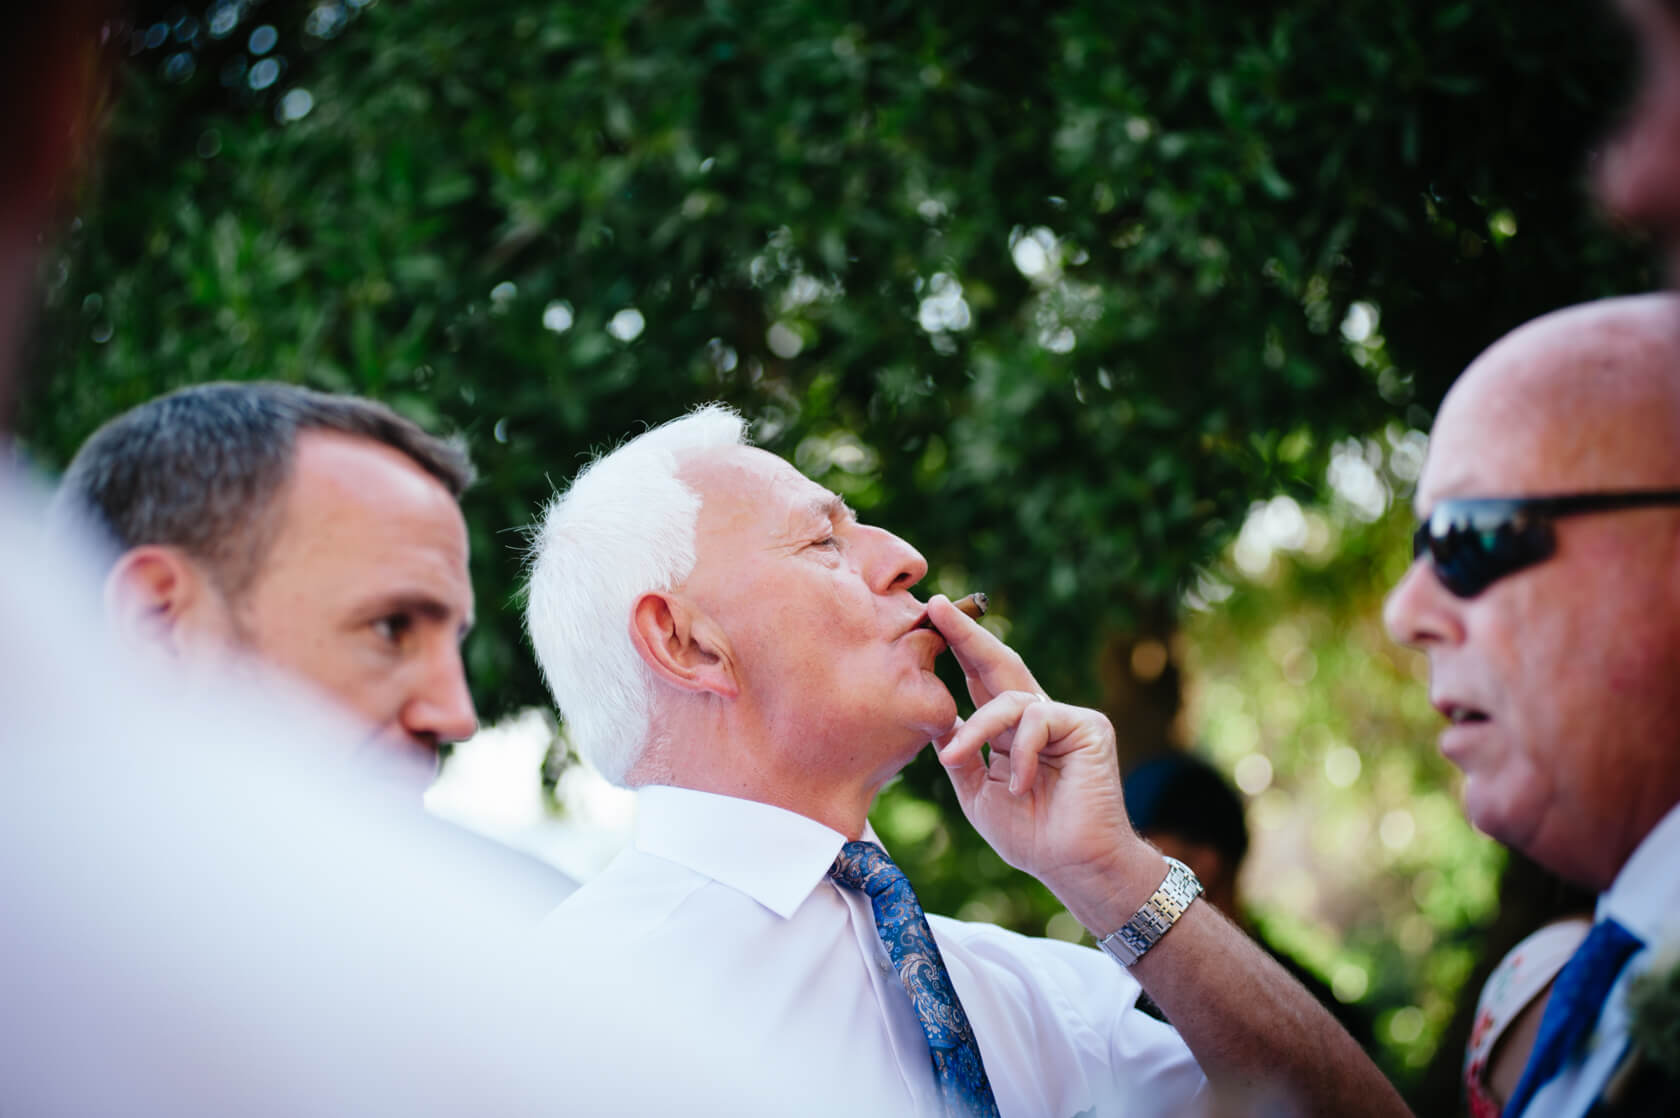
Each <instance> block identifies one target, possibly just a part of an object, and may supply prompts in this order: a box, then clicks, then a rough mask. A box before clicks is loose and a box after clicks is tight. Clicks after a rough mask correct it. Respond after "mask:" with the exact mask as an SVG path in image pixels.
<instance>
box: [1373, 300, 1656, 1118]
mask: <svg viewBox="0 0 1680 1118" xmlns="http://www.w3.org/2000/svg"><path fill="white" fill-rule="evenodd" d="M1417 508H1418V513H1419V515H1420V518H1421V520H1422V524H1421V526H1420V527H1419V529H1418V532H1417V536H1416V538H1415V541H1414V554H1415V556H1416V559H1415V561H1414V562H1413V564H1412V567H1411V570H1410V571H1408V572H1407V574H1406V576H1405V578H1404V579H1403V580H1402V581H1401V582H1400V584H1399V585H1398V586H1397V587H1396V588H1395V589H1394V591H1393V593H1392V594H1391V595H1390V597H1389V599H1388V603H1387V608H1386V610H1385V612H1384V619H1385V621H1386V623H1387V625H1388V629H1389V632H1390V634H1391V635H1392V636H1393V637H1394V638H1395V639H1396V640H1398V641H1401V642H1403V643H1405V644H1409V645H1412V646H1414V647H1416V648H1419V649H1421V650H1422V651H1423V652H1424V653H1426V654H1427V655H1428V658H1429V676H1430V701H1431V702H1432V703H1433V704H1434V706H1435V708H1436V709H1437V710H1439V711H1440V713H1441V715H1442V717H1443V718H1445V719H1446V721H1447V726H1446V728H1445V729H1444V730H1443V731H1442V733H1441V739H1440V747H1441V752H1442V753H1443V754H1444V755H1445V756H1446V757H1447V759H1448V760H1449V761H1451V762H1452V763H1453V764H1455V765H1457V766H1458V767H1459V768H1460V769H1462V770H1463V771H1464V777H1465V779H1464V804H1465V811H1466V813H1467V814H1468V815H1469V817H1470V820H1471V822H1472V823H1474V824H1475V825H1476V826H1477V827H1478V828H1479V829H1481V830H1483V831H1485V832H1487V833H1488V834H1489V835H1492V836H1493V837H1494V838H1496V839H1499V840H1500V841H1501V842H1504V843H1505V844H1507V845H1509V846H1511V847H1514V848H1515V849H1517V850H1520V851H1522V852H1523V853H1524V854H1527V855H1528V856H1529V857H1531V858H1533V859H1534V860H1535V861H1537V862H1539V863H1540V864H1542V865H1544V866H1546V867H1547V868H1549V869H1551V870H1553V871H1554V872H1556V873H1558V874H1560V875H1561V876H1563V877H1565V878H1567V879H1569V880H1571V881H1574V882H1577V883H1579V884H1581V885H1584V886H1587V887H1590V888H1592V889H1594V890H1596V891H1597V892H1598V893H1599V894H1600V896H1599V901H1598V912H1597V917H1598V920H1597V922H1596V924H1595V925H1594V929H1593V931H1592V932H1591V933H1590V934H1589V936H1588V941H1587V943H1586V944H1584V945H1583V947H1582V949H1581V951H1579V952H1577V954H1576V956H1575V957H1574V958H1573V959H1572V960H1571V962H1570V963H1569V964H1568V965H1567V966H1566V967H1565V968H1564V971H1563V972H1562V973H1560V975H1559V977H1558V979H1557V983H1556V985H1555V986H1554V988H1553V994H1552V998H1551V1001H1550V1003H1549V1004H1548V1006H1547V1009H1546V1012H1545V1015H1544V1017H1543V1018H1542V1021H1541V1025H1540V1032H1539V1036H1538V1040H1537V1041H1536V1043H1535V1046H1534V1050H1533V1054H1532V1055H1531V1057H1530V1059H1529V1063H1528V1065H1527V1067H1525V1069H1524V1072H1523V1077H1522V1080H1521V1081H1520V1082H1519V1083H1518V1084H1517V1086H1516V1088H1515V1089H1514V1090H1513V1092H1512V1094H1511V1097H1510V1098H1509V1099H1508V1100H1507V1103H1506V1108H1505V1110H1504V1111H1503V1114H1504V1115H1505V1116H1506V1118H1517V1116H1520V1115H1527V1116H1528V1118H1537V1116H1541V1115H1544V1116H1547V1118H1553V1116H1557V1118H1565V1116H1567V1118H1574V1116H1577V1115H1583V1114H1586V1113H1588V1111H1589V1109H1591V1108H1592V1107H1593V1106H1594V1105H1595V1100H1599V1099H1600V1097H1601V1095H1603V1093H1604V1091H1605V1088H1606V1084H1607V1083H1608V1082H1609V1081H1610V1080H1611V1077H1612V1073H1613V1072H1615V1071H1616V1069H1617V1068H1618V1066H1619V1065H1624V1064H1626V1066H1628V1067H1634V1066H1640V1067H1641V1068H1642V1070H1641V1071H1640V1073H1639V1074H1640V1075H1641V1076H1644V1080H1645V1081H1646V1082H1649V1081H1650V1077H1651V1075H1654V1074H1655V1071H1654V1070H1653V1069H1651V1068H1650V1067H1648V1066H1644V1065H1636V1064H1627V1063H1626V1061H1625V1059H1624V1057H1625V1056H1626V1055H1627V1053H1628V1043H1627V1038H1628V1035H1629V1025H1628V1021H1629V1011H1628V999H1627V993H1628V985H1629V983H1630V981H1632V979H1633V978H1634V976H1636V975H1639V974H1640V973H1642V972H1644V971H1646V970H1649V969H1650V968H1651V967H1652V965H1653V963H1654V961H1655V960H1656V959H1658V958H1660V957H1661V956H1663V954H1664V953H1665V950H1669V951H1671V950H1672V949H1674V948H1676V947H1680V806H1677V805H1680V298H1677V297H1676V296H1674V295H1646V296H1640V297H1636V298H1624V299H1610V300H1605V301H1603V302H1598V303H1590V304H1586V305H1583V306H1578V307H1572V308H1569V309H1567V310H1562V311H1558V312H1556V313H1554V314H1550V315H1547V316H1545V317H1544V318H1540V319H1538V320H1536V321H1534V322H1531V323H1529V324H1527V325H1526V326H1523V327H1521V328H1520V329H1518V330H1516V331H1514V332H1513V333H1511V334H1510V335H1508V336H1506V337H1505V338H1504V339H1502V340H1501V341H1500V342H1498V343H1497V344H1495V345H1494V346H1493V347H1492V348H1491V349H1489V350H1488V351H1487V352H1486V353H1484V354H1483V355H1482V356H1481V357H1480V358H1478V359H1477V360H1476V361H1475V362H1474V363H1473V364H1472V365H1471V366H1470V368H1469V369H1468V370H1466V371H1465V373H1464V375H1463V376H1462V377H1460V378H1459V380H1458V382H1457V383H1456V384H1455V385H1454V386H1453V388H1452V391H1450V392H1449V393H1448V394H1447V397H1446V399H1445V400H1444V401H1443V403H1442V405H1441V410H1440V413H1439V415H1438V417H1437V419H1436V422H1435V429H1434V431H1433V432H1432V434H1431V436H1430V445H1429V456H1428V460H1427V462H1426V463H1425V466H1424V471H1423V474H1422V477H1421V478H1420V479H1419V482H1418V494H1417ZM1664 965H1672V956H1670V962H1669V963H1668V964H1664ZM1638 1080H1639V1076H1631V1077H1630V1076H1623V1077H1622V1079H1621V1082H1623V1083H1628V1082H1636V1081H1638ZM1660 1090H1661V1092H1662V1093H1663V1095H1664V1096H1665V1097H1666V1098H1667V1099H1668V1100H1669V1102H1668V1104H1665V1105H1671V1104H1672V1100H1673V1098H1674V1097H1675V1096H1674V1095H1672V1094H1669V1093H1668V1092H1669V1091H1671V1090H1673V1081H1672V1080H1669V1081H1667V1082H1666V1083H1665V1084H1664V1085H1663V1086H1662V1087H1661V1088H1660ZM1655 1112H1664V1113H1672V1111H1654V1112H1653V1113H1655ZM1600 1113H1602V1112H1600Z"/></svg>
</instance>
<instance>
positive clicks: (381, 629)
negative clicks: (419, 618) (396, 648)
mask: <svg viewBox="0 0 1680 1118" xmlns="http://www.w3.org/2000/svg"><path fill="white" fill-rule="evenodd" d="M413 628H414V618H413V617H411V616H410V615H408V614H406V613H393V614H388V615H386V616H384V617H381V618H379V619H378V620H377V621H375V622H374V623H373V631H374V632H375V633H377V634H379V637H380V639H381V640H384V641H388V642H389V643H391V644H400V643H402V639H403V637H405V636H407V635H408V632H409V630H411V629H413Z"/></svg>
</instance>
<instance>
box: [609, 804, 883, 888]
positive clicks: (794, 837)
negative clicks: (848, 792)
mask: <svg viewBox="0 0 1680 1118" xmlns="http://www.w3.org/2000/svg"><path fill="white" fill-rule="evenodd" d="M863 837H864V840H865V841H867V842H874V843H879V842H880V841H881V840H880V839H878V838H876V836H875V831H874V829H873V828H872V827H869V826H867V825H866V826H865V827H864V833H863ZM845 842H846V836H845V835H843V834H841V833H840V832H839V831H836V830H832V829H831V828H829V827H825V826H824V825H823V824H821V823H818V822H817V821H816V820H814V819H810V818H807V817H806V816H803V815H800V814H798V813H797V812H792V811H788V810H786V809H785V808H779V807H772V806H771V805H770V804H762V803H759V802H757V801H756V800H741V799H736V798H735V797H733V796H720V795H717V794H715V793H712V792H697V791H695V790H694V789H692V788H672V787H669V786H666V785H650V786H648V787H645V788H640V789H638V790H637V792H636V832H635V838H634V840H633V843H634V845H635V848H636V849H637V850H638V851H640V852H642V853H644V854H651V855H653V856H655V857H657V858H663V859H665V860H666V861H669V862H675V863H676V864H678V865H680V866H684V867H686V868H687V869H690V870H693V871H694V872H695V873H698V874H702V875H704V876H706V877H709V878H711V879H712V880H714V881H716V882H718V883H719V884H720V885H725V886H728V887H729V888H731V889H734V890H736V891H737V892H740V893H744V894H746V895H747V896H749V897H751V898H752V899H753V900H755V901H757V902H758V903H759V904H761V905H763V906H764V907H765V908H768V909H770V910H771V911H772V912H774V913H776V915H778V916H780V917H782V918H783V919H786V918H787V917H790V916H792V915H793V914H794V912H795V911H796V910H797V909H798V908H799V906H800V905H801V904H803V903H804V902H805V898H806V897H809V896H810V895H811V890H813V889H814V888H816V886H817V885H818V884H819V883H821V882H822V880H823V879H824V878H825V877H827V876H828V868H829V867H830V866H832V865H833V864H834V859H835V857H836V856H838V855H839V853H840V847H841V846H842V845H844V844H845Z"/></svg>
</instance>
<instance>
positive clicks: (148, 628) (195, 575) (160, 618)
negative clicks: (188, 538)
mask: <svg viewBox="0 0 1680 1118" xmlns="http://www.w3.org/2000/svg"><path fill="white" fill-rule="evenodd" d="M201 583H202V576H201V574H200V573H199V571H198V569H197V568H196V567H195V566H194V565H193V563H192V561H191V560H190V559H188V558H187V557H186V556H184V555H182V554H181V553H180V552H179V551H177V550H175V549H174V548H170V547H158V546H152V545H148V546H144V547H137V548H134V549H133V550H131V551H127V552H124V553H123V555H122V557H121V558H119V559H118V560H117V563H116V566H114V567H112V568H111V573H110V574H109V575H108V576H106V579H105V612H106V614H107V616H109V617H110V619H111V623H112V625H113V626H114V627H115V628H116V629H117V631H118V632H121V633H123V634H125V635H126V636H129V637H131V638H133V639H135V640H137V641H139V642H140V643H142V644H145V645H149V646H151V647H154V648H158V649H161V650H162V651H164V652H167V653H169V654H170V655H179V654H181V652H182V651H184V641H183V636H184V634H183V633H182V621H183V619H184V618H185V617H186V615H187V613H188V612H189V611H190V610H191V609H192V607H193V606H194V604H195V603H196V599H197V598H198V597H199V595H201V594H202V593H204V590H205V588H204V587H203V586H202V585H201Z"/></svg>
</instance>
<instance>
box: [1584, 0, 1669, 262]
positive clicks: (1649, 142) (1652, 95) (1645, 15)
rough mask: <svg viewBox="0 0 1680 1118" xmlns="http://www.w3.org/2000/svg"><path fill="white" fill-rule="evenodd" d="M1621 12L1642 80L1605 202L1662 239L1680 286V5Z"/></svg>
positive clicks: (1607, 177)
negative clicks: (1631, 37)
mask: <svg viewBox="0 0 1680 1118" xmlns="http://www.w3.org/2000/svg"><path fill="white" fill-rule="evenodd" d="M1618 7H1619V8H1620V9H1621V11H1622V14H1623V16H1624V17H1625V18H1626V20H1627V22H1628V25H1629V26H1630V28H1631V29H1632V30H1633V33H1634V36H1635V38H1636V40H1637V42H1638V46H1639V54H1640V59H1641V77H1640V83H1639V89H1638V92H1637V94H1636V95H1635V98H1634V103H1633V105H1632V106H1631V107H1630V109H1629V111H1628V114H1627V117H1626V120H1625V121H1624V123H1623V125H1622V127H1621V128H1620V129H1619V131H1618V132H1617V133H1616V134H1615V135H1614V136H1613V137H1612V138H1611V142H1610V144H1609V145H1608V147H1607V148H1606V150H1605V153H1604V158H1603V162H1602V163H1601V165H1600V167H1599V170H1598V192H1599V198H1600V200H1601V201H1602V202H1603V204H1604V207H1605V209H1606V210H1608V211H1609V212H1610V214H1611V216H1612V217H1614V218H1615V219H1616V220H1617V221H1619V222H1622V223H1624V224H1626V225H1629V226H1632V227H1634V228H1636V229H1643V230H1645V231H1647V232H1649V233H1651V234H1652V235H1653V236H1655V237H1657V238H1658V239H1659V241H1660V242H1661V243H1662V244H1663V246H1664V250H1665V253H1666V255H1667V258H1668V262H1669V267H1670V269H1671V273H1672V277H1673V278H1680V2H1676V0H1619V2H1618Z"/></svg>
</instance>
